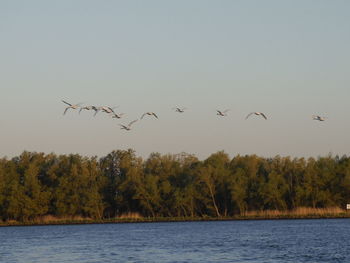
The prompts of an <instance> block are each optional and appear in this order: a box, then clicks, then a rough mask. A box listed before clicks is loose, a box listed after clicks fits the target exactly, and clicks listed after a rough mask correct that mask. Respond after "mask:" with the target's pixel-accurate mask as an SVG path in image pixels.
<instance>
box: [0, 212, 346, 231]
mask: <svg viewBox="0 0 350 263" xmlns="http://www.w3.org/2000/svg"><path fill="white" fill-rule="evenodd" d="M331 218H350V212H347V211H346V210H341V209H339V208H298V209H295V210H288V211H279V210H265V211H249V212H246V213H244V214H241V215H235V216H221V217H209V216H202V217H141V216H135V215H133V214H132V215H131V216H129V217H128V216H123V217H115V218H104V219H93V218H84V217H61V218H59V217H54V216H44V217H41V218H36V219H33V220H26V221H15V220H10V221H0V226H3V227H5V226H35V225H74V224H115V223H152V222H190V221H230V220H278V219H281V220H283V219H331Z"/></svg>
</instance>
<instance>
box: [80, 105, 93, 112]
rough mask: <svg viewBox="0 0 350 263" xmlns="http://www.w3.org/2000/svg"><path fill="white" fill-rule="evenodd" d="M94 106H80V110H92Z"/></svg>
mask: <svg viewBox="0 0 350 263" xmlns="http://www.w3.org/2000/svg"><path fill="white" fill-rule="evenodd" d="M93 107H94V106H84V107H80V110H79V113H80V112H81V111H82V110H92V109H93Z"/></svg>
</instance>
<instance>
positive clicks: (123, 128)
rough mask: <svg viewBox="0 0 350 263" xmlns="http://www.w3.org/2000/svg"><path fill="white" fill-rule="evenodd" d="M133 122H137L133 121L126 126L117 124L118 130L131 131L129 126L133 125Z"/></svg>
mask: <svg viewBox="0 0 350 263" xmlns="http://www.w3.org/2000/svg"><path fill="white" fill-rule="evenodd" d="M135 122H137V120H133V121H132V122H130V123H129V124H128V125H127V126H126V125H123V124H119V126H120V127H121V128H120V129H122V130H127V131H130V130H131V125H133V124H134V123H135Z"/></svg>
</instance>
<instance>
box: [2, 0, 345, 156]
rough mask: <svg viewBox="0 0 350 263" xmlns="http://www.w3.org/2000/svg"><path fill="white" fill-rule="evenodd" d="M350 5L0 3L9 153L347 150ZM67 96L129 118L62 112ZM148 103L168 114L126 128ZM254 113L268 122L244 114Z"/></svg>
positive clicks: (269, 1) (205, 0) (304, 1)
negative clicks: (225, 113)
mask: <svg viewBox="0 0 350 263" xmlns="http://www.w3.org/2000/svg"><path fill="white" fill-rule="evenodd" d="M349 10H350V2H349V1H346V0H336V1H328V0H317V1H316V0H313V1H311V0H293V1H292V0H290V1H279V0H266V1H259V0H255V1H253V0H248V1H246V0H237V1H230V0H227V1H225V0H220V1H214V0H211V1H209V0H177V1H164V0H158V1H155V0H149V1H142V0H139V1H136V0H133V1H112V0H110V1H108V0H103V1H97V0H95V1H90V0H75V1H70V0H61V1H45V0H42V1H39V0H33V1H24V0H23V1H18V0H0V40H1V41H0V58H1V59H0V91H1V95H0V112H1V114H0V123H1V129H0V157H8V158H11V157H14V156H18V155H20V154H21V153H22V152H23V151H24V150H26V151H35V152H44V153H51V152H54V153H56V154H71V153H78V154H81V155H84V156H99V157H102V156H104V155H106V154H108V153H109V152H111V151H113V150H118V149H121V150H124V149H129V148H131V149H134V150H135V151H136V154H137V155H138V156H141V157H144V158H147V157H148V156H149V154H150V153H152V152H160V153H162V154H168V153H170V154H177V153H181V152H186V153H189V154H195V155H196V156H197V157H199V158H200V159H203V158H207V157H208V156H209V155H210V154H212V153H215V152H217V151H221V150H223V151H225V152H226V153H228V154H229V155H230V156H235V155H237V154H240V155H245V154H257V155H259V156H263V157H274V156H276V155H281V156H291V157H311V156H312V157H318V156H325V155H328V154H332V155H344V154H346V155H349V152H350V136H349V134H350V133H349V132H350V118H349V116H348V114H349V112H350V105H349V102H348V100H349V98H350V87H349V86H350V85H349V84H350V72H349V71H350V52H349V46H350V16H349ZM61 100H65V101H68V102H70V103H73V104H75V103H83V105H97V106H102V105H107V106H118V107H117V108H116V109H115V110H116V112H123V113H125V115H124V116H123V118H122V119H120V120H115V119H112V118H111V117H110V116H107V114H105V113H98V114H97V115H96V116H95V117H94V116H93V113H92V112H88V111H83V112H81V114H79V113H78V111H74V110H71V109H70V110H68V111H67V113H66V114H65V115H63V111H64V109H65V106H66V105H65V104H64V103H62V101H61ZM177 106H178V107H186V108H187V109H186V111H185V112H184V113H182V114H180V113H177V112H175V111H174V110H173V108H174V107H177ZM218 109H219V110H224V109H230V111H229V112H228V116H226V117H220V116H217V115H216V110H218ZM147 111H153V112H155V113H156V114H157V115H158V117H159V119H158V120H157V119H155V118H152V117H149V116H147V117H145V118H144V119H143V120H139V121H138V122H136V123H135V124H134V125H133V126H132V127H133V129H132V130H131V131H125V130H121V129H120V126H119V124H127V123H129V122H130V121H132V120H134V119H138V118H140V117H141V115H142V114H143V113H144V112H147ZM254 111H261V112H263V113H265V114H266V115H267V117H268V120H264V119H263V118H260V117H259V116H251V117H250V118H248V119H247V120H245V117H246V116H247V114H248V113H250V112H254ZM313 114H316V115H321V116H325V117H327V119H326V121H324V122H319V121H314V120H312V118H311V116H312V115H313Z"/></svg>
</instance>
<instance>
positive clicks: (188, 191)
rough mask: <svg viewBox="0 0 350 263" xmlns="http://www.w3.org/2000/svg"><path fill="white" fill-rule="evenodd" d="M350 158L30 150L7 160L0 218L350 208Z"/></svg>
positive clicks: (1, 168)
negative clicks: (100, 154) (145, 155)
mask: <svg viewBox="0 0 350 263" xmlns="http://www.w3.org/2000/svg"><path fill="white" fill-rule="evenodd" d="M349 202H350V158H349V157H347V156H343V157H339V156H336V157H332V156H326V157H319V158H317V159H315V158H309V159H304V158H290V157H280V156H276V157H274V158H263V157H259V156H256V155H245V156H241V155H237V156H235V157H233V158H232V159H231V158H230V157H229V156H228V155H227V154H226V153H225V152H222V151H220V152H217V153H214V154H212V155H210V156H209V157H208V158H207V159H205V160H199V159H198V158H196V157H195V156H194V155H190V154H186V153H181V154H176V155H170V154H167V155H162V154H159V153H152V154H151V155H150V156H149V157H148V158H147V159H145V160H143V159H142V158H140V157H138V156H136V154H135V152H134V151H133V150H131V149H129V150H116V151H112V152H111V153H109V154H108V155H106V156H104V157H102V158H97V157H84V156H81V155H78V154H69V155H56V154H53V153H52V154H44V153H36V152H27V151H25V152H23V153H22V154H21V155H20V156H17V157H14V158H12V159H7V158H2V159H0V219H1V220H3V221H6V220H18V221H25V220H31V219H35V218H37V217H39V216H43V215H54V216H58V217H60V216H62V217H67V216H68V217H69V216H82V217H91V218H95V219H103V218H112V217H116V216H120V215H122V214H125V213H128V212H134V213H139V214H141V215H142V216H145V217H203V216H210V217H221V216H233V215H237V214H244V213H245V212H247V211H250V210H268V209H278V210H288V209H294V208H297V207H314V208H316V207H321V208H324V207H334V206H337V207H342V208H343V207H344V206H345V204H346V203H349Z"/></svg>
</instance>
